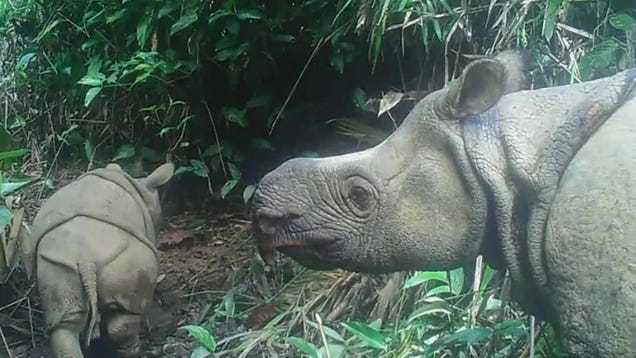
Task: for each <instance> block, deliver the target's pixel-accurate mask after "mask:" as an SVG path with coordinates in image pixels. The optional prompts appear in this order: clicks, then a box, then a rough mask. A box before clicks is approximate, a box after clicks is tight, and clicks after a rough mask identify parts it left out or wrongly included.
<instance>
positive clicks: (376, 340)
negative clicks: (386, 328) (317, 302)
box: [340, 321, 387, 349]
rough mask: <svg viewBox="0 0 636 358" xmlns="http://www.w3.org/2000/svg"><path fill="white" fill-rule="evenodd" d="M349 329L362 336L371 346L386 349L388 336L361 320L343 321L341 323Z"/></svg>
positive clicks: (357, 335) (359, 336)
mask: <svg viewBox="0 0 636 358" xmlns="http://www.w3.org/2000/svg"><path fill="white" fill-rule="evenodd" d="M340 324H341V325H342V326H343V327H344V328H345V329H346V330H347V331H349V332H350V333H352V334H353V335H354V336H356V337H358V338H360V339H361V340H362V341H363V342H365V343H366V344H368V345H369V346H371V347H374V348H378V349H386V348H387V344H386V343H385V340H386V337H385V336H384V335H383V334H382V333H380V332H379V331H377V330H376V329H374V328H372V327H370V326H369V325H367V324H365V323H361V322H355V321H353V322H348V323H346V322H342V323H340Z"/></svg>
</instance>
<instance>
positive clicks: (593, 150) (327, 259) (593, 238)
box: [250, 52, 636, 357]
mask: <svg viewBox="0 0 636 358" xmlns="http://www.w3.org/2000/svg"><path fill="white" fill-rule="evenodd" d="M517 57H518V58H519V59H521V58H522V57H519V56H517ZM514 58H515V56H514V52H506V53H505V56H504V55H503V54H502V56H501V57H500V58H499V59H498V58H494V59H493V58H486V59H480V60H477V61H474V62H473V63H471V64H470V65H469V66H467V68H466V69H465V71H464V73H463V75H462V76H461V77H460V78H459V79H458V81H457V82H456V83H455V85H454V86H450V87H449V88H445V89H442V90H439V91H437V92H434V93H431V94H429V95H428V96H427V97H425V98H423V99H422V100H421V101H420V102H419V103H418V104H417V106H416V107H415V108H414V109H413V110H412V111H411V113H410V114H409V115H408V116H407V118H406V119H405V121H404V122H403V124H402V125H401V126H400V127H399V128H398V129H397V130H396V131H395V132H394V133H393V134H392V135H391V136H389V137H388V138H387V139H386V140H385V141H384V142H382V143H381V144H379V145H377V146H376V147H373V148H370V149H368V150H364V151H360V152H356V153H351V154H346V155H340V156H334V157H328V158H320V159H311V158H296V159H291V160H289V161H287V162H285V163H283V164H282V165H280V166H279V167H278V168H276V169H275V170H273V171H272V172H270V173H268V174H267V175H266V176H265V177H264V178H263V179H262V180H261V182H260V183H259V185H258V188H257V190H256V192H255V194H254V196H253V197H252V201H251V203H250V210H251V215H252V220H253V222H254V226H255V228H256V234H257V235H256V237H257V245H258V248H259V250H260V252H261V255H262V256H263V257H264V259H265V260H266V261H268V262H271V258H270V257H271V254H272V251H273V250H274V249H277V250H279V251H281V252H283V253H284V254H287V255H289V256H291V257H292V258H293V259H295V260H296V261H298V262H300V263H302V264H304V265H305V266H308V267H310V268H314V269H322V270H327V269H334V268H343V269H348V270H352V271H360V272H368V273H382V272H394V271H402V270H410V269H416V270H446V269H453V268H457V267H460V266H463V265H467V264H470V263H471V262H472V261H473V260H474V259H475V257H476V256H477V255H479V254H483V255H484V257H485V258H486V260H487V261H488V262H489V263H490V264H491V265H494V266H495V267H498V268H508V269H509V270H510V273H511V276H512V279H513V295H514V297H515V299H516V300H517V301H518V302H519V303H520V304H522V306H524V308H525V309H526V310H527V311H528V312H529V313H532V314H534V315H536V316H538V317H539V318H543V319H546V320H548V321H550V322H553V323H554V324H555V327H556V328H557V331H558V332H559V334H560V337H561V338H562V342H563V344H564V346H565V347H566V349H567V350H568V352H569V353H570V354H571V355H572V356H578V357H601V356H602V357H626V356H631V357H634V356H636V185H634V181H635V180H636V99H634V94H633V91H632V87H633V85H634V78H635V77H636V71H635V70H627V71H624V72H621V73H619V74H617V75H615V76H612V77H607V78H603V79H599V80H595V81H590V82H586V83H583V84H574V85H568V86H560V87H553V88H546V89H540V90H533V91H528V90H523V91H517V90H519V89H521V88H523V86H524V85H522V84H519V82H518V81H519V79H521V78H523V77H521V76H520V75H519V71H520V69H523V68H524V66H515V65H514V61H512V62H511V61H509V60H510V59H514ZM501 59H506V60H505V61H504V60H501ZM519 63H523V62H522V61H521V62H517V64H519Z"/></svg>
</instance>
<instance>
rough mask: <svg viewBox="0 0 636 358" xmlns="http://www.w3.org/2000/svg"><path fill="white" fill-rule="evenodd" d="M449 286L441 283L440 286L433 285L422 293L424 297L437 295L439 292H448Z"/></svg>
mask: <svg viewBox="0 0 636 358" xmlns="http://www.w3.org/2000/svg"><path fill="white" fill-rule="evenodd" d="M450 292H451V290H450V286H448V285H441V286H437V287H434V288H432V289H430V290H428V291H426V294H425V295H424V297H431V296H437V295H439V294H440V293H450Z"/></svg>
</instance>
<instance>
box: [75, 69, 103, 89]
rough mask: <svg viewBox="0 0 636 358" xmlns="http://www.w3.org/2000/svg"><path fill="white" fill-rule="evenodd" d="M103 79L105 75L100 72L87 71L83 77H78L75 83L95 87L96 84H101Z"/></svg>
mask: <svg viewBox="0 0 636 358" xmlns="http://www.w3.org/2000/svg"><path fill="white" fill-rule="evenodd" d="M105 80H106V76H105V75H104V74H103V73H101V72H97V73H87V74H86V75H85V76H84V77H82V78H80V80H79V81H77V83H78V84H80V85H86V86H91V87H97V86H101V85H102V83H104V81H105Z"/></svg>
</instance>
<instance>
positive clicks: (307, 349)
mask: <svg viewBox="0 0 636 358" xmlns="http://www.w3.org/2000/svg"><path fill="white" fill-rule="evenodd" d="M286 341H287V342H289V343H291V344H293V345H294V346H295V347H296V348H298V349H300V351H301V352H303V353H305V354H306V355H308V356H310V357H311V358H322V355H321V354H320V352H319V351H318V348H316V346H315V345H314V344H313V343H311V342H307V341H306V340H304V339H302V338H298V337H287V339H286Z"/></svg>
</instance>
